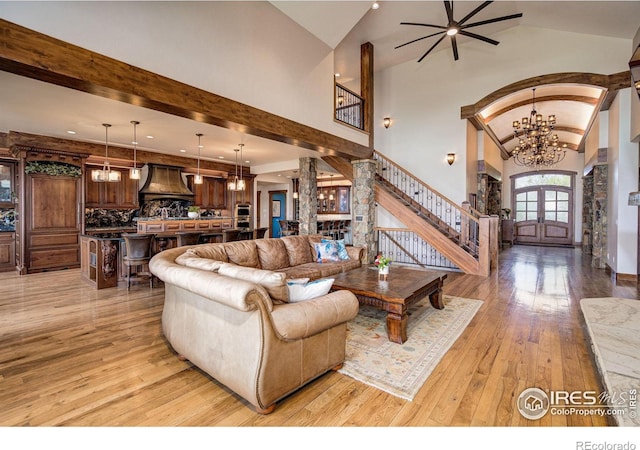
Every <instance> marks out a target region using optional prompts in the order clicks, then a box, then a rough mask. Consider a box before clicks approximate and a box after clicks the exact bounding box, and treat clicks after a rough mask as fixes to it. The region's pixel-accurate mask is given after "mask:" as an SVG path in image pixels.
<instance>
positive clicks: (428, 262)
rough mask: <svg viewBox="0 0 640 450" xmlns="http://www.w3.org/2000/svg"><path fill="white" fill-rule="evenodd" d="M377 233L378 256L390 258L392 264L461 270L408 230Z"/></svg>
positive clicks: (392, 229)
mask: <svg viewBox="0 0 640 450" xmlns="http://www.w3.org/2000/svg"><path fill="white" fill-rule="evenodd" d="M376 232H377V238H378V254H383V255H385V256H389V257H390V258H391V261H392V262H396V263H400V264H415V265H418V266H420V267H423V268H433V267H437V268H445V269H452V270H459V269H458V268H457V267H456V265H455V264H453V263H452V262H451V261H450V260H449V259H448V258H447V257H445V256H444V255H442V254H441V253H440V252H438V250H436V249H435V248H433V246H431V245H430V244H429V243H427V242H425V241H424V240H422V238H420V236H418V235H417V234H415V233H414V232H413V231H411V230H408V229H407V228H376Z"/></svg>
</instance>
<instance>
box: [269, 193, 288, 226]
mask: <svg viewBox="0 0 640 450" xmlns="http://www.w3.org/2000/svg"><path fill="white" fill-rule="evenodd" d="M286 218H287V191H269V223H270V224H271V237H282V233H281V230H280V220H286Z"/></svg>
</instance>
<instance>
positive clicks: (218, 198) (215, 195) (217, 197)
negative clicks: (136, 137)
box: [208, 178, 227, 209]
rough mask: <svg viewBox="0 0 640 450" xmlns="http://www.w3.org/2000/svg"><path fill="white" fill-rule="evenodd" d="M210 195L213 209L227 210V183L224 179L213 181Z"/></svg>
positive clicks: (209, 191)
mask: <svg viewBox="0 0 640 450" xmlns="http://www.w3.org/2000/svg"><path fill="white" fill-rule="evenodd" d="M208 194H209V204H210V205H211V208H214V209H227V183H226V182H225V180H224V179H222V178H214V179H212V180H211V183H210V188H209V190H208Z"/></svg>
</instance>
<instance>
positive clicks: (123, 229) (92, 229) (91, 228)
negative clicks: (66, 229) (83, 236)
mask: <svg viewBox="0 0 640 450" xmlns="http://www.w3.org/2000/svg"><path fill="white" fill-rule="evenodd" d="M137 229H138V228H137V227H136V226H135V225H131V226H128V227H86V228H85V231H105V232H107V231H125V230H137Z"/></svg>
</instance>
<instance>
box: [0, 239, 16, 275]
mask: <svg viewBox="0 0 640 450" xmlns="http://www.w3.org/2000/svg"><path fill="white" fill-rule="evenodd" d="M15 255H16V235H15V233H0V272H8V271H11V270H15V269H16V258H15Z"/></svg>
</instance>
